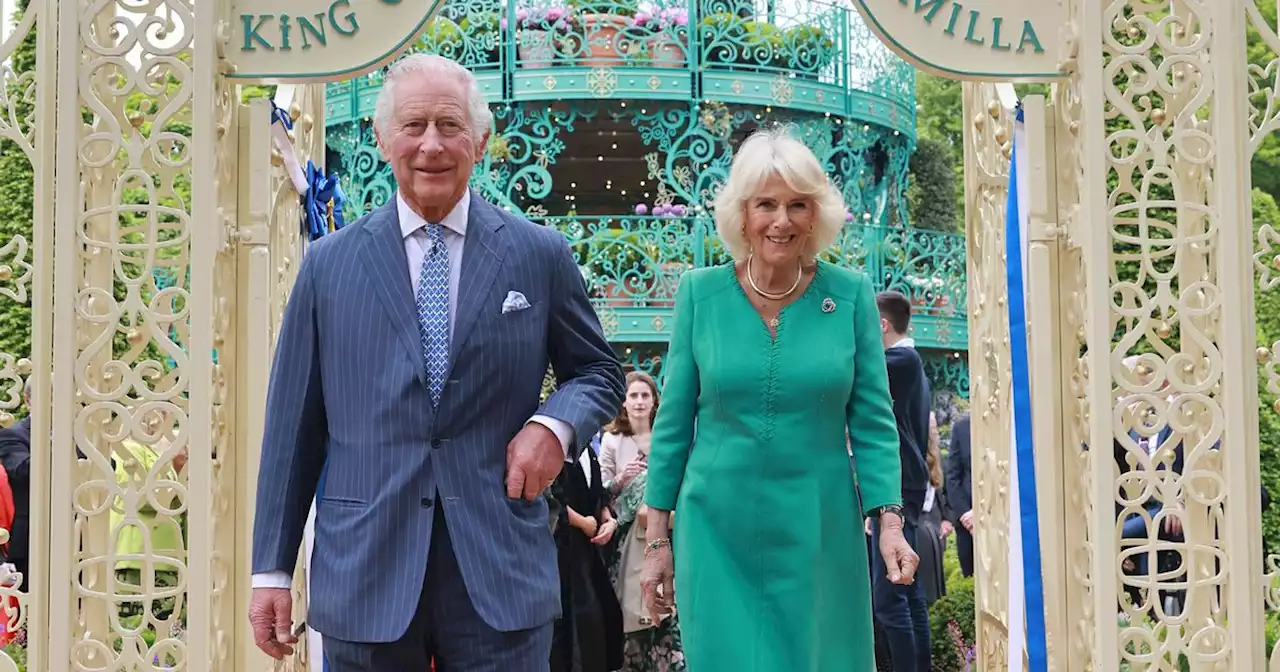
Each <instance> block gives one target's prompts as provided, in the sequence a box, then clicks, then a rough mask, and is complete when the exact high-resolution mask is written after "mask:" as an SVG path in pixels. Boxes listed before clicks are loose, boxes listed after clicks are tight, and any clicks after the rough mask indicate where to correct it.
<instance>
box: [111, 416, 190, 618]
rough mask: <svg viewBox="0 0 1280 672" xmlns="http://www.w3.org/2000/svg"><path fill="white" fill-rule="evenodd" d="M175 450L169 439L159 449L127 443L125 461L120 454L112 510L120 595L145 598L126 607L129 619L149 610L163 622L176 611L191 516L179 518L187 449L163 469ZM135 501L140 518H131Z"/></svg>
mask: <svg viewBox="0 0 1280 672" xmlns="http://www.w3.org/2000/svg"><path fill="white" fill-rule="evenodd" d="M170 445H171V443H170V441H169V440H168V439H166V438H161V439H160V440H158V441H157V442H156V443H155V444H154V445H147V444H143V443H139V442H137V441H133V440H125V441H123V442H121V446H122V447H123V448H124V449H125V450H124V452H125V456H123V457H122V456H121V455H120V453H117V454H116V459H115V466H116V482H117V483H118V484H119V485H120V488H121V490H122V494H121V496H120V497H118V498H116V500H115V502H114V503H113V505H112V507H111V532H112V536H113V537H114V538H115V554H116V558H117V559H116V566H115V573H116V593H117V594H126V595H127V594H134V593H136V594H137V595H138V596H139V597H138V599H137V601H136V602H123V603H122V604H121V607H122V612H124V613H125V614H126V615H127V614H130V613H135V612H137V611H139V610H141V609H142V608H144V607H145V608H147V609H148V610H150V611H151V612H152V613H153V614H155V615H157V616H161V617H163V616H164V615H165V614H166V613H167V612H169V611H170V610H172V608H173V604H174V603H175V601H176V600H175V598H176V595H177V593H178V590H177V588H176V586H177V585H178V572H179V569H180V568H181V567H184V566H185V565H186V558H187V554H186V550H185V549H186V543H185V531H186V523H185V521H186V513H185V510H184V511H183V512H182V513H176V511H177V510H179V509H181V508H182V502H183V498H182V497H181V493H180V491H179V489H178V488H177V487H175V485H174V483H179V484H182V485H184V486H185V484H186V478H185V476H184V474H183V468H184V467H185V466H186V450H185V449H184V450H183V451H182V452H180V453H178V454H177V455H175V456H174V457H173V459H172V460H171V461H169V463H168V464H159V461H160V457H161V456H162V455H164V454H165V453H166V452H168V450H169V447H170ZM153 472H154V474H153ZM130 501H136V502H137V504H136V507H137V517H136V518H131V519H126V517H125V515H124V513H125V509H126V507H127V508H129V509H132V508H133V506H134V505H132V504H129V503H127V502H130ZM153 501H154V504H153ZM156 505H158V506H159V509H157V506H156ZM148 542H149V543H148ZM146 595H150V596H151V597H153V598H159V599H158V600H157V605H156V606H151V605H149V604H148V600H147V598H146V597H144V596H146Z"/></svg>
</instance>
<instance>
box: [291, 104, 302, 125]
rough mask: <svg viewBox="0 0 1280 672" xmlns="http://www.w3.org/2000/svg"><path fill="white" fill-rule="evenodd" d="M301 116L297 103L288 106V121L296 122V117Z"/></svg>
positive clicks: (300, 109) (300, 108)
mask: <svg viewBox="0 0 1280 672" xmlns="http://www.w3.org/2000/svg"><path fill="white" fill-rule="evenodd" d="M301 116H302V107H300V106H299V105H298V104H297V103H294V104H292V105H290V106H289V118H290V119H292V120H294V121H297V120H298V117H301Z"/></svg>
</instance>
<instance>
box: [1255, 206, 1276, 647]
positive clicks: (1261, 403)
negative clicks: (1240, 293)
mask: <svg viewBox="0 0 1280 672" xmlns="http://www.w3.org/2000/svg"><path fill="white" fill-rule="evenodd" d="M1264 224H1271V225H1272V226H1280V206H1277V205H1276V199H1275V198H1273V197H1272V196H1271V195H1270V194H1268V193H1266V192H1264V191H1262V190H1261V189H1254V190H1253V226H1254V230H1257V229H1259V228H1261V227H1262V225H1264ZM1253 306H1254V315H1255V319H1256V321H1257V332H1258V345H1266V346H1268V347H1270V346H1272V345H1273V344H1275V343H1276V342H1277V341H1280V293H1278V292H1277V291H1275V290H1272V291H1266V290H1263V289H1261V288H1259V289H1258V291H1257V294H1255V296H1254V301H1253ZM1277 400H1278V398H1277V396H1276V395H1274V394H1271V393H1270V392H1267V380H1266V374H1265V373H1261V374H1259V377H1258V452H1259V455H1258V461H1259V463H1260V464H1261V466H1262V486H1263V487H1265V488H1266V489H1267V490H1268V491H1269V492H1270V494H1271V496H1272V497H1273V498H1274V497H1280V413H1277V412H1276V410H1275V404H1276V402H1277ZM1262 544H1263V546H1264V548H1266V550H1267V551H1268V552H1273V553H1275V552H1280V506H1274V505H1273V506H1271V507H1270V508H1269V510H1267V511H1264V512H1263V514H1262ZM1268 650H1270V649H1268Z"/></svg>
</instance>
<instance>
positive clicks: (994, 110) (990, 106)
mask: <svg viewBox="0 0 1280 672" xmlns="http://www.w3.org/2000/svg"><path fill="white" fill-rule="evenodd" d="M1000 112H1001V109H1000V101H998V100H993V101H991V102H989V103H987V114H989V115H991V118H992V119H999V118H1000Z"/></svg>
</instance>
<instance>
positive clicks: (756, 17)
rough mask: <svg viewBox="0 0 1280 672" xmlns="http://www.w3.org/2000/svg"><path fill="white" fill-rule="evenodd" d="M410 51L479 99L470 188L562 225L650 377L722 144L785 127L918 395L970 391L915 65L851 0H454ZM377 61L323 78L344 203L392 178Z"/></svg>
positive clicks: (354, 205) (353, 212) (959, 261)
mask: <svg viewBox="0 0 1280 672" xmlns="http://www.w3.org/2000/svg"><path fill="white" fill-rule="evenodd" d="M412 49H413V50H416V51H422V52H429V53H436V54H440V55H443V56H446V57H449V58H451V59H454V60H456V61H459V62H461V63H463V64H464V65H466V66H467V67H468V68H470V69H471V70H472V71H473V72H474V73H475V74H476V76H477V77H478V78H479V80H480V83H481V86H482V89H483V91H484V93H485V95H486V96H487V97H488V100H489V103H490V105H491V106H492V107H493V109H494V111H495V123H494V128H493V129H492V132H491V137H490V139H489V145H488V152H487V155H486V156H485V157H484V161H483V163H482V164H481V165H480V166H479V167H478V168H477V170H476V172H475V176H474V178H473V187H474V188H475V189H477V190H478V191H479V192H480V193H482V194H483V195H484V197H485V198H487V199H489V200H491V201H492V202H494V203H499V204H501V205H503V206H504V207H506V208H507V209H509V210H512V211H516V212H522V213H524V214H525V215H526V216H528V217H529V218H530V219H532V220H533V221H535V222H539V223H542V224H545V225H547V226H553V227H555V228H557V229H559V230H560V231H561V232H563V233H564V235H565V236H566V237H567V238H568V239H569V241H570V244H571V246H572V248H573V250H574V253H575V254H576V255H577V258H578V263H579V266H580V267H581V269H582V272H583V277H584V278H585V280H586V282H587V285H588V288H589V291H590V294H591V296H592V298H593V299H594V302H595V305H596V310H597V312H598V314H599V315H600V318H601V322H602V324H603V325H604V328H605V330H606V332H607V334H608V336H609V338H610V340H611V341H613V342H614V343H615V345H616V348H617V351H618V354H619V356H620V357H621V358H622V359H623V360H624V361H625V362H626V364H627V365H628V366H629V367H630V368H637V369H641V370H646V371H649V372H650V373H653V374H656V375H658V376H659V377H660V376H661V359H662V354H663V353H664V352H665V348H666V346H665V344H666V341H667V338H668V337H669V334H670V326H671V314H672V299H673V298H674V296H675V290H676V287H677V286H678V284H679V282H680V276H681V274H682V273H683V272H684V271H685V270H686V269H689V268H696V267H699V266H706V265H712V264H718V263H722V262H724V261H725V260H726V259H727V257H726V256H725V254H724V253H723V251H722V250H721V249H720V246H719V243H718V239H717V237H716V233H715V224H714V221H713V220H712V217H711V213H710V212H708V209H707V207H708V205H709V204H710V202H711V199H712V198H713V197H714V193H715V189H716V188H717V185H719V184H720V183H721V182H722V181H723V180H724V179H725V177H726V176H727V175H728V171H729V163H730V161H731V160H732V153H733V148H734V147H736V146H737V144H738V143H739V142H740V141H741V140H742V139H743V138H745V137H746V136H747V135H748V134H750V133H751V131H752V130H754V129H756V128H760V127H766V126H772V125H776V124H783V125H786V126H789V127H791V128H793V129H794V132H795V133H796V134H797V136H798V137H801V138H803V139H804V141H805V142H806V143H807V144H808V145H809V146H810V147H811V148H812V149H814V150H815V153H816V154H817V155H818V157H819V158H820V159H821V160H823V161H825V163H826V166H827V170H828V174H830V175H831V176H832V178H833V179H834V180H835V181H836V182H837V184H838V185H839V187H840V190H841V191H842V193H843V194H844V197H845V202H846V203H847V206H848V209H849V211H848V213H847V214H846V220H847V222H846V226H845V230H844V233H843V235H842V236H841V238H840V240H839V242H838V245H837V247H838V249H837V250H836V251H834V252H833V253H832V254H831V255H830V258H831V260H832V261H836V262H837V263H841V264H846V265H850V266H854V267H857V268H861V269H864V270H866V271H867V273H868V274H869V275H870V276H871V277H872V278H873V279H875V280H876V281H877V284H878V289H895V290H899V291H901V292H903V293H904V294H906V295H907V296H908V297H910V298H911V299H912V301H913V303H914V304H915V306H916V317H914V318H913V321H912V324H913V336H914V337H915V340H916V344H917V346H919V347H920V348H921V350H922V353H923V354H925V357H926V362H927V368H928V371H929V374H930V377H931V379H932V382H933V387H934V389H935V391H944V390H945V391H946V392H948V393H950V394H952V395H956V396H961V397H967V396H968V374H967V370H968V367H967V358H966V356H965V352H966V350H967V348H968V334H967V320H966V318H965V311H964V305H965V295H966V283H965V256H964V254H965V252H964V239H963V236H961V235H959V234H958V233H956V232H955V229H954V226H948V225H952V223H951V222H947V223H940V224H942V225H943V226H947V228H949V229H950V232H943V231H934V230H926V229H922V228H915V227H913V226H912V224H913V223H912V222H911V221H910V219H909V217H908V208H907V189H908V182H909V179H908V162H909V159H910V157H911V153H912V151H913V149H914V145H915V128H916V124H915V70H914V68H912V67H911V66H910V65H908V64H907V63H905V62H904V61H902V60H901V59H899V58H898V57H897V56H895V55H893V53H892V52H890V51H889V50H888V49H887V48H886V47H884V46H883V45H881V44H880V42H879V41H878V40H877V39H876V37H875V36H874V35H873V34H872V33H871V31H870V30H868V29H867V28H866V26H865V25H864V24H863V22H862V19H861V18H860V17H859V16H858V14H857V12H856V11H854V10H853V9H852V8H850V7H846V6H838V5H832V4H826V3H823V2H800V3H796V2H786V3H783V2H764V1H759V2H757V1H754V0H699V1H698V2H692V3H691V2H688V0H661V1H660V2H656V3H655V2H649V1H648V0H645V1H644V2H640V1H639V0H600V1H595V0H592V1H586V0H578V1H576V2H572V3H569V4H565V3H561V2H554V1H550V0H532V1H529V0H520V1H519V2H503V1H501V0H463V1H459V2H450V3H448V5H447V6H446V7H444V9H443V10H442V11H441V12H440V14H439V15H438V16H436V17H435V18H434V19H433V20H432V21H430V22H429V23H428V24H427V25H426V27H425V32H424V33H423V35H422V37H421V39H419V40H418V41H417V42H416V44H415V45H414V46H413V47H412ZM381 84H382V79H381V73H380V72H374V73H371V74H368V75H363V76H360V77H357V78H354V79H351V80H348V81H344V82H339V83H332V84H329V85H328V86H327V87H326V92H325V104H326V113H325V125H326V145H327V150H328V152H327V164H328V168H329V170H330V171H331V172H333V173H336V174H337V175H339V176H340V181H341V185H342V189H343V193H344V194H345V196H346V200H345V203H344V208H343V210H344V215H345V218H346V219H347V220H348V221H350V219H351V218H353V217H356V216H359V215H360V214H363V213H365V212H367V211H368V210H369V209H371V208H374V207H377V206H378V205H381V204H382V203H384V202H386V201H387V199H389V198H391V197H392V195H393V194H394V193H395V184H394V180H393V178H392V176H391V168H390V166H389V165H388V164H386V163H385V162H383V161H382V160H381V157H380V156H379V153H378V149H377V147H376V143H375V141H374V137H373V129H372V117H373V109H374V103H375V100H376V98H377V94H378V90H379V87H380V86H381Z"/></svg>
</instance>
